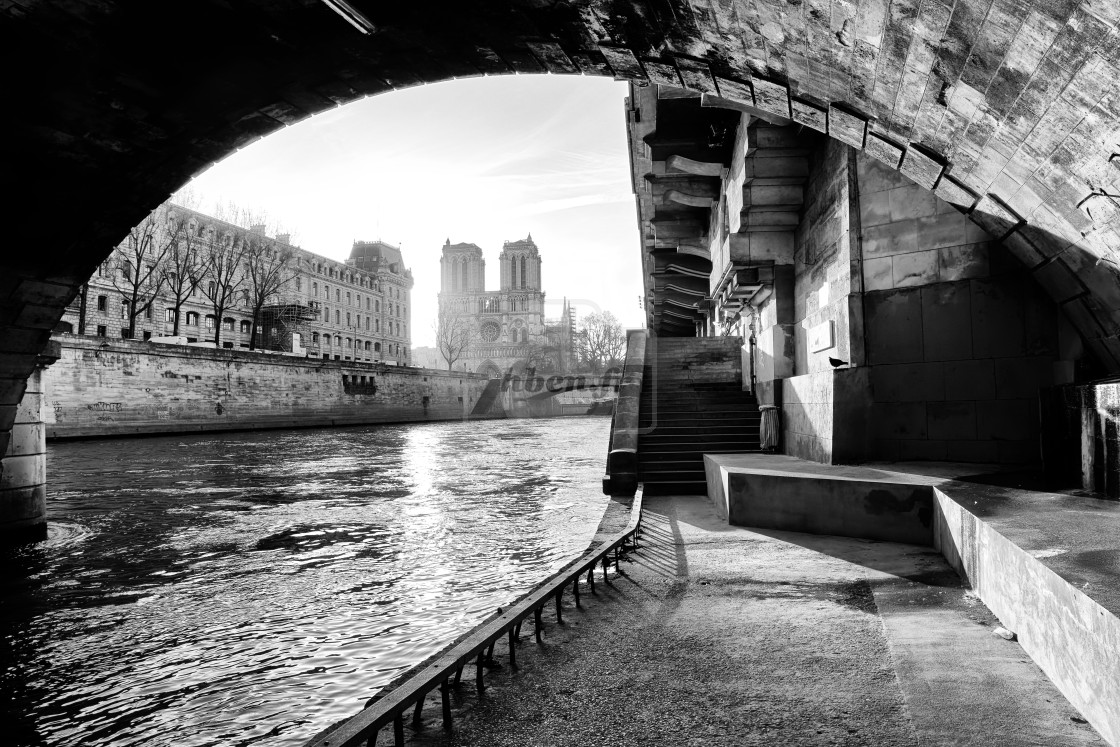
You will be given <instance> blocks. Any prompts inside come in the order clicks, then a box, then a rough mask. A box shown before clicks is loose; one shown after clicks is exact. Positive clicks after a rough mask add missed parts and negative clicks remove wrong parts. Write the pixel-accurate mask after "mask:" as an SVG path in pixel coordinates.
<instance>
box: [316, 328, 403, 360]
mask: <svg viewBox="0 0 1120 747" xmlns="http://www.w3.org/2000/svg"><path fill="white" fill-rule="evenodd" d="M331 340H332V338H331V336H330V335H328V334H324V335H321V336H320V334H319V333H318V332H312V333H311V344H312V345H322V347H325V348H329V347H331ZM333 340H334V346H335V347H336V348H338V347H340V348H343V349H345V350H350V349H351V348H352V349H354V350H366V351H371V352H374V353H380V352H382V351H381V343H380V342H374V341H372V340H366V341H364V342H363V341H362V340H356V339H353V338H350V337H346V338H343V337H342V335H335V336H334V338H333ZM385 352H386V353H394V352H395V354H397V355H399V354H400V352H401V346H400V345H399V344H395V343H385Z"/></svg>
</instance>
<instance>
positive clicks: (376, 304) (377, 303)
mask: <svg viewBox="0 0 1120 747" xmlns="http://www.w3.org/2000/svg"><path fill="white" fill-rule="evenodd" d="M373 310H374V311H381V302H380V301H374V302H373Z"/></svg>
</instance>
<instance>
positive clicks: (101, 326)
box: [97, 324, 108, 337]
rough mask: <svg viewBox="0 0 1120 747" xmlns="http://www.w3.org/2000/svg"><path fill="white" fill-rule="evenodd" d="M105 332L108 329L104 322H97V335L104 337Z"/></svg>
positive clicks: (106, 332)
mask: <svg viewBox="0 0 1120 747" xmlns="http://www.w3.org/2000/svg"><path fill="white" fill-rule="evenodd" d="M106 334H108V330H106V329H105V325H104V324H98V325H97V336H98V337H104V336H105V335H106Z"/></svg>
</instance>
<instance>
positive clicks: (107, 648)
mask: <svg viewBox="0 0 1120 747" xmlns="http://www.w3.org/2000/svg"><path fill="white" fill-rule="evenodd" d="M609 428H610V421H609V419H607V418H557V419H549V420H502V421H485V422H471V423H440V424H420V425H405V426H374V427H368V428H352V429H341V430H325V429H324V430H320V429H316V430H298V431H297V430H293V431H264V432H258V433H248V434H222V435H197V436H173V437H161V438H148V439H144V440H110V441H95V442H81V443H65V444H56V445H52V446H51V447H50V449H49V461H48V475H49V481H50V486H49V487H50V497H49V503H48V511H49V517H50V522H51V523H50V530H49V537H48V539H47V540H45V541H43V542H39V543H36V544H34V545H31V546H27V547H24V548H21V549H18V550H6V551H4V557H2V558H0V562H2V565H0V567H2V568H3V569H4V577H3V578H2V580H0V588H2V590H3V596H2V597H0V605H2V606H0V666H2V678H0V709H2V711H3V712H4V717H5V718H4V727H3V729H4V732H5V734H6V736H5V737H0V741H3V743H5V744H13V745H14V744H20V745H40V744H42V745H68V746H69V745H139V744H143V745H149V746H150V745H172V744H174V745H270V746H271V745H298V744H300V743H301V742H302V741H303V740H305V739H307V738H309V737H310V736H312V735H314V734H315V733H317V732H318V731H320V730H321V729H323V728H324V727H326V726H328V725H329V724H331V723H333V722H334V721H336V720H338V719H340V718H344V717H346V716H349V715H352V714H353V713H355V712H357V711H358V710H360V709H361V707H362V706H363V704H364V703H365V701H366V700H367V699H368V698H369V697H370V696H371V695H373V694H374V693H375V692H376V691H377V690H378V689H379V688H380V687H382V686H383V685H384V684H385V683H387V682H388V681H389V680H391V679H393V677H394V676H395V675H397V674H399V673H400V672H401V671H402V670H403V669H406V668H408V667H409V666H411V665H413V664H415V663H416V662H418V661H420V660H422V659H424V658H425V657H426V656H428V655H429V654H431V653H433V652H434V651H436V650H438V649H439V648H441V647H442V645H443V644H444V643H445V642H446V641H447V640H448V639H450V638H452V637H454V636H456V635H458V634H460V633H462V632H464V631H466V630H468V629H469V628H471V627H472V626H473V625H474V624H475V623H476V622H477V621H478V620H480V619H482V618H484V617H486V616H487V615H488V614H490V613H491V612H493V611H494V610H495V608H496V607H498V606H502V605H504V604H506V603H508V602H509V601H510V600H511V599H513V598H514V597H516V596H518V595H519V594H520V593H522V592H524V591H525V590H527V589H529V588H530V587H532V586H533V585H534V583H536V582H537V581H539V580H541V579H543V578H544V577H546V576H547V575H548V574H549V573H550V572H551V571H552V570H555V569H556V568H559V567H560V566H561V565H563V564H564V562H566V560H567V559H568V558H570V557H572V556H573V555H575V554H578V553H579V552H581V551H582V550H584V549H585V548H586V547H587V544H588V542H589V541H590V540H591V538H592V536H593V534H594V532H595V528H596V526H597V524H598V521H599V519H600V517H601V516H602V513H603V510H604V508H605V506H606V499H605V498H604V496H603V495H602V494H601V490H600V486H599V480H600V479H601V477H602V473H603V464H604V461H605V456H606V449H607V437H608V432H609Z"/></svg>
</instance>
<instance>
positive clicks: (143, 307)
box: [112, 203, 175, 339]
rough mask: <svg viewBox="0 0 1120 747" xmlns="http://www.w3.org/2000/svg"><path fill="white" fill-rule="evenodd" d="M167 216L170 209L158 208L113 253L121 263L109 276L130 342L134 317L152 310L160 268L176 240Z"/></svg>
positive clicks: (132, 335)
mask: <svg viewBox="0 0 1120 747" xmlns="http://www.w3.org/2000/svg"><path fill="white" fill-rule="evenodd" d="M169 215H170V213H169V206H168V205H167V204H166V203H165V204H163V205H161V206H160V207H158V208H157V209H156V210H155V211H153V212H152V213H149V214H148V217H146V218H145V219H144V220H143V221H141V222H140V224H139V225H137V226H134V227H133V228H132V230H130V231H129V232H128V236H126V237H125V240H124V243H123V244H121V246H119V247H117V250H116V254H117V256H118V257H119V258H120V260H119V264H118V266H117V270H116V271H114V272H113V274H112V278H113V288H114V289H115V290H116V291H117V293H118V294H120V298H121V302H122V304H123V308H122V312H123V313H124V314H127V316H128V329H127V331H126V332H125V336H127V337H128V338H129V339H131V338H133V337H135V336H136V318H137V317H138V316H140V315H141V314H143V313H144V312H146V311H147V310H148V309H150V308H151V306H152V302H153V301H154V300H155V299H156V296H158V295H159V292H160V290H162V288H163V283H164V277H163V273H162V272H161V271H160V267H161V265H162V264H163V260H164V258H165V257H166V256H167V253H168V252H169V251H170V249H171V245H172V244H173V243H174V241H175V234H174V230H173V228H172V227H171V226H169Z"/></svg>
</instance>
